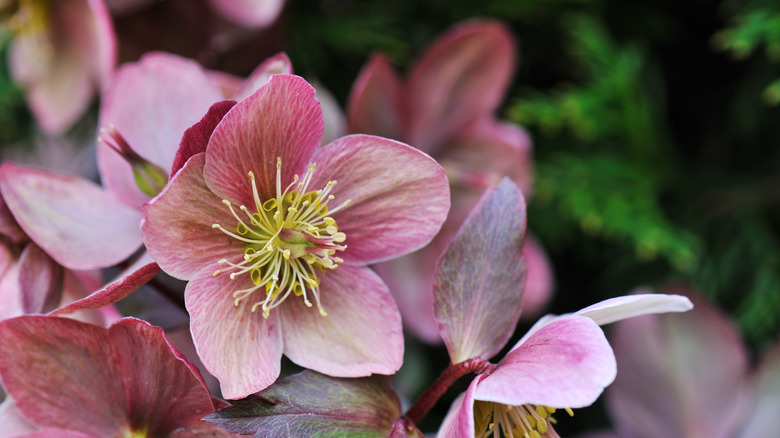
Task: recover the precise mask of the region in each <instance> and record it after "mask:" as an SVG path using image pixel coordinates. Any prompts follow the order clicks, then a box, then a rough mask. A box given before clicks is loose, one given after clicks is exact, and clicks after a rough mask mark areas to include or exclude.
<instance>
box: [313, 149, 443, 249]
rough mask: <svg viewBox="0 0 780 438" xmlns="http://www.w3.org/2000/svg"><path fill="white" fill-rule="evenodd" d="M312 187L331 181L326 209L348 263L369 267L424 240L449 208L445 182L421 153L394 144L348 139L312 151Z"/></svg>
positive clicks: (441, 170) (438, 167)
mask: <svg viewBox="0 0 780 438" xmlns="http://www.w3.org/2000/svg"><path fill="white" fill-rule="evenodd" d="M313 161H314V162H315V163H316V164H317V170H316V171H315V174H314V178H313V180H312V184H313V186H314V187H315V188H318V189H319V188H322V187H325V184H326V182H327V181H333V180H335V181H336V182H337V183H336V185H335V186H333V190H332V191H331V193H332V194H333V196H334V197H335V198H334V199H333V200H332V201H331V203H330V204H328V206H329V207H330V208H331V211H333V210H335V209H336V208H338V206H340V205H341V204H343V203H344V202H346V201H348V200H349V201H350V204H349V205H347V206H345V207H344V208H342V209H340V210H338V211H334V212H333V213H332V216H333V218H334V219H335V220H336V222H337V223H338V227H339V231H342V232H344V233H345V234H346V235H347V240H346V245H347V249H346V250H345V251H344V252H343V253H342V254H339V256H340V257H342V258H343V259H344V260H345V261H347V262H349V263H374V262H378V261H382V260H386V259H389V258H393V257H397V256H399V255H402V254H405V253H408V252H411V251H414V250H416V249H418V248H420V247H422V246H423V245H425V244H426V243H428V242H430V240H431V239H432V238H433V236H434V235H435V234H436V232H438V231H439V228H440V227H441V224H442V223H443V222H444V219H445V218H446V217H447V211H448V210H449V206H450V202H449V199H450V198H449V184H448V183H447V178H446V176H445V175H444V169H442V168H441V166H439V165H438V164H437V163H436V162H435V161H434V160H433V159H432V158H430V157H429V156H428V155H425V154H424V153H422V152H420V151H418V150H416V149H414V148H412V147H410V146H407V145H405V144H403V143H399V142H396V141H394V140H388V139H385V138H381V137H374V136H370V135H360V134H356V135H349V136H346V137H342V138H340V139H338V140H336V141H334V142H333V143H330V144H329V145H327V146H325V147H324V148H322V149H320V150H318V151H317V153H316V154H315V156H314V159H313Z"/></svg>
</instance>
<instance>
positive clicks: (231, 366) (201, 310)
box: [184, 270, 282, 399]
mask: <svg viewBox="0 0 780 438" xmlns="http://www.w3.org/2000/svg"><path fill="white" fill-rule="evenodd" d="M251 286H252V282H251V281H248V277H247V276H245V275H244V276H239V277H237V278H236V280H230V277H229V276H227V275H218V276H216V277H215V276H213V275H212V273H211V271H210V270H204V271H201V272H200V273H198V274H197V275H196V276H195V278H193V279H192V280H191V281H190V282H189V283H188V284H187V289H186V291H185V293H184V299H185V302H186V305H187V311H188V312H189V313H190V318H191V320H190V330H191V331H192V340H193V341H194V342H195V347H196V348H197V350H198V356H199V357H200V358H201V360H202V361H203V365H204V366H205V367H206V369H207V370H208V371H209V372H210V373H211V374H213V375H214V376H215V377H216V378H217V379H219V381H220V384H221V387H222V395H223V396H224V397H225V398H228V399H238V398H244V397H246V396H248V395H249V394H252V393H254V392H257V391H260V390H261V389H264V388H266V387H268V386H269V385H270V384H271V383H273V382H274V380H276V378H277V377H279V372H280V370H281V357H282V334H281V327H280V323H279V319H278V315H277V314H276V312H271V315H270V316H269V317H268V319H265V318H263V315H262V311H257V312H252V311H251V310H250V309H251V308H252V305H253V304H254V302H253V301H251V297H250V298H247V299H245V300H243V301H242V302H241V303H240V305H239V306H238V307H236V306H235V305H234V304H233V292H235V291H236V290H238V289H243V288H248V287H251ZM255 293H256V294H261V293H262V292H255Z"/></svg>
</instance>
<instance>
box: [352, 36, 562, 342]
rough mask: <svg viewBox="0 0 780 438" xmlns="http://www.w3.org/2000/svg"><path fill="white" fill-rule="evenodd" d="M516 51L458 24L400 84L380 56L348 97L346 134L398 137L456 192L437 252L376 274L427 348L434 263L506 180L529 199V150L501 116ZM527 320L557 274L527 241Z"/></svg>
mask: <svg viewBox="0 0 780 438" xmlns="http://www.w3.org/2000/svg"><path fill="white" fill-rule="evenodd" d="M515 52H516V46H515V42H514V40H513V38H512V36H511V35H510V33H509V32H508V30H507V29H506V28H505V27H504V26H503V25H501V24H499V23H497V22H493V21H470V22H466V23H463V24H460V25H458V26H456V27H455V28H453V29H452V30H450V31H449V32H447V33H446V34H445V35H443V36H442V37H441V38H440V39H439V40H438V41H436V42H435V43H434V44H433V45H432V46H431V47H430V48H429V49H428V50H427V51H426V52H425V53H424V54H423V55H422V56H421V57H420V59H419V60H418V61H417V62H416V63H415V64H414V65H413V66H412V67H411V69H410V73H409V76H408V79H407V80H406V82H401V81H400V80H399V79H398V77H397V75H396V73H395V71H394V70H393V67H392V66H391V65H390V64H389V62H388V61H387V59H386V58H384V57H383V56H381V55H377V56H374V57H373V58H372V59H371V60H370V61H369V62H368V64H366V66H365V67H364V68H363V71H362V72H361V73H360V76H359V77H358V79H357V80H356V81H355V84H354V86H353V89H352V93H351V95H350V97H349V102H348V108H347V118H348V124H349V131H350V132H355V133H358V132H360V133H368V134H375V135H381V136H384V137H389V138H394V139H397V140H400V141H403V142H406V143H408V144H410V145H412V146H414V147H416V148H418V149H420V150H422V151H424V152H426V153H428V154H430V155H431V156H433V157H434V158H436V160H437V161H438V162H439V163H441V164H442V166H443V167H444V168H445V170H446V172H447V175H448V177H449V179H450V183H451V187H452V209H451V211H450V214H449V217H448V218H447V222H446V223H445V224H444V226H443V227H442V230H441V232H440V233H439V235H438V236H436V238H435V239H434V240H433V242H432V243H431V245H429V246H428V247H426V248H423V249H422V250H421V251H419V252H416V253H414V254H410V255H409V256H406V257H403V258H401V259H398V260H395V261H393V262H390V263H386V264H382V265H379V266H377V267H376V269H377V272H379V273H380V275H382V277H383V278H384V279H385V281H387V283H388V285H389V286H390V289H391V291H392V292H393V294H394V295H395V297H396V299H397V301H398V306H399V308H400V309H401V314H402V315H403V317H404V323H405V324H406V325H407V326H408V328H410V329H411V330H412V331H413V332H414V333H415V334H416V335H418V336H419V337H420V338H421V339H423V340H426V341H428V342H439V341H440V338H439V332H438V326H437V323H436V320H435V319H434V317H433V295H432V294H431V285H432V282H433V273H434V271H435V267H436V260H437V259H438V258H439V256H440V255H441V253H442V251H443V249H444V248H445V247H446V246H447V244H448V243H449V241H450V240H451V239H452V237H453V236H454V235H455V233H456V232H457V230H458V228H459V227H460V224H461V223H462V222H463V221H464V219H465V218H466V216H467V215H468V213H469V211H471V209H472V207H474V205H475V204H476V203H477V201H478V200H479V198H480V196H481V195H482V192H483V191H484V190H485V189H486V188H487V187H491V186H495V185H496V184H498V182H499V181H500V180H501V178H502V177H504V176H509V177H510V178H512V179H513V180H514V181H515V183H516V184H517V185H518V186H519V187H520V188H521V190H522V191H523V193H524V194H525V196H526V198H528V196H529V192H530V188H531V142H530V139H529V137H528V134H527V133H526V132H525V131H524V130H523V129H521V128H520V127H518V126H516V125H513V124H510V123H503V122H499V121H497V120H496V119H495V116H494V112H495V110H496V109H497V108H498V106H499V104H500V103H501V100H502V99H503V97H504V94H505V92H506V89H507V86H508V85H509V81H510V79H511V76H512V71H513V69H514V64H515ZM523 252H524V255H525V260H526V263H527V270H528V274H527V278H526V288H525V295H524V301H525V303H524V306H525V310H526V314H533V313H536V312H538V311H540V310H541V308H542V307H543V306H544V305H545V304H546V303H547V301H548V299H549V296H550V294H551V291H552V284H553V275H552V271H551V268H550V265H549V261H548V260H547V257H546V256H545V254H544V251H543V250H542V249H541V247H540V246H539V244H538V243H537V242H536V241H535V240H534V239H532V238H528V239H526V243H525V246H524V249H523Z"/></svg>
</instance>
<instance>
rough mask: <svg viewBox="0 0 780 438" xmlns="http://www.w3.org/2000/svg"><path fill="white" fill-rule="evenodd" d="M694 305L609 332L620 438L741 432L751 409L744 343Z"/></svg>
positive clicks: (715, 437) (611, 401)
mask: <svg viewBox="0 0 780 438" xmlns="http://www.w3.org/2000/svg"><path fill="white" fill-rule="evenodd" d="M695 304H696V307H695V308H694V309H693V310H692V311H691V312H689V313H686V314H684V315H674V314H668V315H650V316H643V317H640V318H634V319H629V320H626V321H622V322H620V323H618V324H616V326H615V327H614V331H613V332H612V337H611V339H612V344H613V345H614V348H615V356H616V358H617V362H618V368H619V370H620V372H619V373H618V376H617V378H616V379H615V383H614V384H613V385H612V387H610V388H609V390H608V391H607V401H608V405H609V406H610V413H611V415H612V417H613V419H614V424H615V426H616V429H617V430H618V431H619V432H620V433H621V435H626V436H634V435H636V434H640V435H642V436H692V437H699V436H700V437H708V438H727V437H734V436H735V432H737V430H738V429H739V427H740V424H741V422H742V421H743V420H744V414H745V413H746V411H745V408H747V407H748V406H747V405H746V403H745V402H746V399H745V396H746V394H745V392H744V391H745V389H746V386H747V385H746V376H747V368H748V360H747V352H746V351H745V346H744V345H743V343H742V340H741V339H740V337H739V334H738V332H737V330H736V328H735V327H734V326H733V325H732V324H731V322H730V321H729V320H728V319H727V317H726V316H725V315H724V314H722V313H721V312H719V311H717V310H716V309H715V308H714V307H713V306H712V305H711V304H708V303H706V302H704V301H703V300H695ZM775 414H776V412H775ZM752 436H762V435H760V434H759V435H752Z"/></svg>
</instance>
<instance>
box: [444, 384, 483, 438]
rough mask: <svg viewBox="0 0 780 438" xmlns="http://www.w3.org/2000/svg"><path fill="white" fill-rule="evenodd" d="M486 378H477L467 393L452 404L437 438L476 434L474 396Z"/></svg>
mask: <svg viewBox="0 0 780 438" xmlns="http://www.w3.org/2000/svg"><path fill="white" fill-rule="evenodd" d="M483 378H484V376H482V375H480V376H477V377H476V378H475V379H474V380H472V381H471V384H469V387H468V389H466V392H464V393H463V394H461V395H459V396H458V398H456V399H455V401H454V402H452V406H450V410H449V411H448V412H447V415H446V416H445V417H444V421H443V422H442V423H441V427H439V432H438V433H437V434H436V438H461V437H467V436H472V435H473V434H474V429H475V427H476V426H475V425H474V394H475V393H476V390H477V385H478V384H479V382H480V380H482V379H483Z"/></svg>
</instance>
